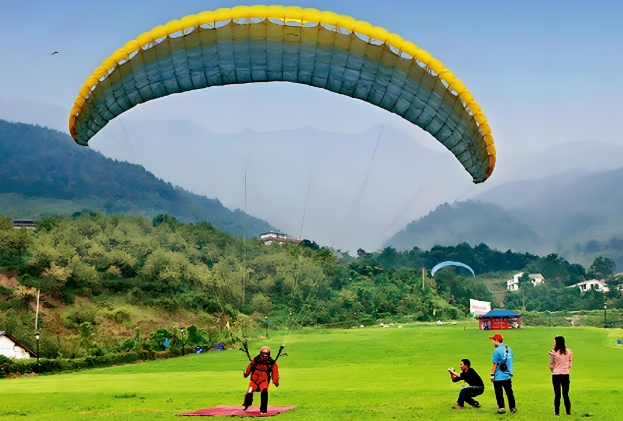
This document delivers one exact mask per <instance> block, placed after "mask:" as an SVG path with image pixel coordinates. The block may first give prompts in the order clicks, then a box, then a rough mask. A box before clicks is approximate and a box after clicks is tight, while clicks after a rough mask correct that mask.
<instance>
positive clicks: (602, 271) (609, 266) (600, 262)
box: [588, 256, 616, 279]
mask: <svg viewBox="0 0 623 421" xmlns="http://www.w3.org/2000/svg"><path fill="white" fill-rule="evenodd" d="M615 269H616V263H614V260H612V259H610V258H609V257H602V256H599V257H597V258H596V259H595V261H594V262H593V264H592V265H591V267H590V268H589V269H588V276H590V277H592V278H595V279H607V278H608V277H610V276H612V275H613V274H614V270H615Z"/></svg>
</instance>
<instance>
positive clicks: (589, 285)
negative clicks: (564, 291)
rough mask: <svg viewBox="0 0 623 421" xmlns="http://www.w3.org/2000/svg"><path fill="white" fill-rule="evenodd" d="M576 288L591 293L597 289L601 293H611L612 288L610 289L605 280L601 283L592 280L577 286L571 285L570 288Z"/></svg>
mask: <svg viewBox="0 0 623 421" xmlns="http://www.w3.org/2000/svg"><path fill="white" fill-rule="evenodd" d="M575 287H578V288H580V291H581V292H586V291H590V290H591V289H596V290H597V291H601V292H608V291H610V288H608V285H607V284H606V281H604V280H603V279H602V280H601V281H600V280H597V279H591V280H588V281H584V282H578V283H577V284H575V285H571V286H570V287H568V288H575Z"/></svg>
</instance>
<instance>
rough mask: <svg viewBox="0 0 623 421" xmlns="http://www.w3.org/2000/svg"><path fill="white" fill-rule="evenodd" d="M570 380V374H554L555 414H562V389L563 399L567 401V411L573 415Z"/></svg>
mask: <svg viewBox="0 0 623 421" xmlns="http://www.w3.org/2000/svg"><path fill="white" fill-rule="evenodd" d="M570 383H571V380H569V375H568V374H553V375H552V384H553V385H554V413H555V414H556V415H558V414H560V389H562V397H563V399H564V401H565V410H566V411H567V414H570V413H571V401H570V400H569V384H570Z"/></svg>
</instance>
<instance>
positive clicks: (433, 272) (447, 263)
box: [430, 260, 476, 277]
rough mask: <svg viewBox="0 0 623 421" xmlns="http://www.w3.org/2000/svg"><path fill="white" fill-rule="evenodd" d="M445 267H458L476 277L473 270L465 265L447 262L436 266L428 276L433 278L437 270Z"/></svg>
mask: <svg viewBox="0 0 623 421" xmlns="http://www.w3.org/2000/svg"><path fill="white" fill-rule="evenodd" d="M446 266H460V267H462V268H465V269H467V270H469V271H470V272H471V273H472V275H473V276H474V277H475V276H476V274H475V273H474V270H473V269H472V268H470V267H469V266H467V265H466V264H465V263H461V262H451V261H449V260H448V261H446V262H441V263H438V264H436V265H435V267H434V268H433V270H431V272H430V275H431V276H435V272H437V271H438V270H439V269H442V268H445V267H446Z"/></svg>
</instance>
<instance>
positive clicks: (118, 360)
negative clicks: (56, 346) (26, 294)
mask: <svg viewBox="0 0 623 421" xmlns="http://www.w3.org/2000/svg"><path fill="white" fill-rule="evenodd" d="M160 354H165V353H161V352H153V351H146V350H138V351H128V352H120V353H114V354H107V355H101V356H91V355H89V356H86V357H83V358H73V359H67V358H50V359H48V358H41V359H40V360H39V362H37V359H36V358H30V359H27V360H14V359H9V358H3V357H0V358H1V360H0V368H1V370H0V375H1V376H7V375H9V374H29V373H38V374H41V373H58V372H63V371H76V370H83V369H87V368H95V367H110V366H112V365H115V364H129V363H133V362H136V361H146V360H154V359H156V358H168V356H169V355H168V354H166V355H160Z"/></svg>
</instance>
